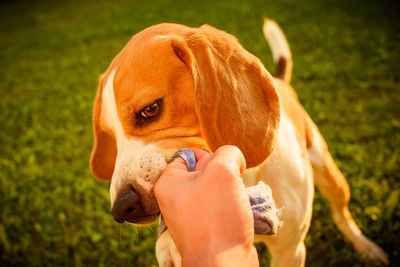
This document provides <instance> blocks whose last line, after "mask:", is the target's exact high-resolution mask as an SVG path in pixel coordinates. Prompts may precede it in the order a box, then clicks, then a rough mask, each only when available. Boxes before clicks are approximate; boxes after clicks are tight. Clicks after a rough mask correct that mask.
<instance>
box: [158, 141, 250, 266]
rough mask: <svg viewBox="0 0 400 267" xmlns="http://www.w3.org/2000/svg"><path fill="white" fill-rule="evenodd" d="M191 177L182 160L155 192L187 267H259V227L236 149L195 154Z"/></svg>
mask: <svg viewBox="0 0 400 267" xmlns="http://www.w3.org/2000/svg"><path fill="white" fill-rule="evenodd" d="M194 153H195V155H196V158H197V165H196V169H195V171H194V172H188V169H187V166H186V164H185V161H184V160H183V159H181V158H177V159H176V160H174V161H173V162H172V163H171V164H169V165H168V167H167V168H166V169H165V170H164V172H163V174H162V175H161V176H160V178H159V179H158V181H157V183H156V184H155V186H154V192H155V196H156V198H157V201H158V204H159V206H160V209H161V212H162V214H163V217H164V219H165V222H166V224H167V227H168V230H169V232H170V234H171V236H172V239H173V240H174V242H175V244H176V246H177V248H178V250H179V252H180V254H181V256H182V261H183V264H184V265H188V266H227V265H229V266H256V265H258V259H257V252H256V250H255V247H254V245H253V241H254V221H253V214H252V211H251V207H250V203H249V197H248V195H247V194H246V191H245V187H244V184H243V181H242V178H241V177H240V174H241V172H243V171H244V169H245V164H246V163H245V160H244V157H243V155H242V153H241V152H240V150H239V149H238V148H236V147H234V146H223V147H220V148H219V149H218V150H216V151H215V153H214V154H213V155H210V154H208V153H207V152H205V151H203V150H195V151H194Z"/></svg>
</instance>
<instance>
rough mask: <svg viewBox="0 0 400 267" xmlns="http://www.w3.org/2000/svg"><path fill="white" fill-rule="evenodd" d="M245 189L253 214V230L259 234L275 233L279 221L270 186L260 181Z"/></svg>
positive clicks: (279, 223)
mask: <svg viewBox="0 0 400 267" xmlns="http://www.w3.org/2000/svg"><path fill="white" fill-rule="evenodd" d="M246 191H247V194H248V196H249V199H250V204H251V209H252V211H253V216H254V232H255V233H256V234H259V235H275V234H276V233H277V231H278V228H279V227H280V226H281V221H280V220H279V210H278V209H277V208H276V205H275V202H274V200H273V198H272V191H271V188H269V186H267V185H266V184H265V183H264V182H262V181H260V182H258V184H257V185H255V186H251V187H248V188H246Z"/></svg>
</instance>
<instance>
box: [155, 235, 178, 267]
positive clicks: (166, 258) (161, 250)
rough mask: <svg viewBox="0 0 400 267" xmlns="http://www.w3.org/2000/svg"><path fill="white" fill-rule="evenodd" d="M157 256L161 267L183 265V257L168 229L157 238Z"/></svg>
mask: <svg viewBox="0 0 400 267" xmlns="http://www.w3.org/2000/svg"><path fill="white" fill-rule="evenodd" d="M156 258H157V262H158V265H159V266H160V267H181V266H182V258H181V255H180V254H179V251H178V249H177V248H176V246H175V243H174V241H173V240H172V238H171V235H170V234H169V232H168V229H167V230H165V231H164V232H163V233H162V234H161V235H160V236H159V238H158V239H157V243H156Z"/></svg>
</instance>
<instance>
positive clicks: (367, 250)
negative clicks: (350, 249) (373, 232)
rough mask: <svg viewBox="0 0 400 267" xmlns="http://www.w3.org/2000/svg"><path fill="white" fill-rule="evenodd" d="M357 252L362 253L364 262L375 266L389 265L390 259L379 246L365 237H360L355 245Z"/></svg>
mask: <svg viewBox="0 0 400 267" xmlns="http://www.w3.org/2000/svg"><path fill="white" fill-rule="evenodd" d="M354 248H355V250H356V251H357V252H358V253H360V255H361V257H362V258H363V260H364V261H366V262H368V263H370V264H373V263H376V264H379V263H383V264H385V265H389V257H388V255H387V254H386V253H385V251H383V249H381V248H380V247H379V246H378V245H377V244H375V243H374V242H373V241H371V240H370V239H368V238H367V237H366V236H364V235H360V237H359V239H358V240H357V242H355V243H354Z"/></svg>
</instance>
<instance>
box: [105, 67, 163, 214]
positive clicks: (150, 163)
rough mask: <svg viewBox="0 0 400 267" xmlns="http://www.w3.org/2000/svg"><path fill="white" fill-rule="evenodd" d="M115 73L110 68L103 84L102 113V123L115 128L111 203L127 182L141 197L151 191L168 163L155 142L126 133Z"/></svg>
mask: <svg viewBox="0 0 400 267" xmlns="http://www.w3.org/2000/svg"><path fill="white" fill-rule="evenodd" d="M114 76H115V71H112V72H111V73H110V75H109V77H108V78H107V83H106V85H105V86H104V88H103V96H102V98H103V102H102V114H101V115H102V118H103V123H104V124H105V126H106V127H108V128H109V129H111V130H112V131H113V132H114V134H115V136H116V139H117V150H118V153H117V159H116V162H115V168H114V173H113V176H112V179H111V186H110V198H111V204H113V203H114V202H115V200H116V198H117V196H118V193H119V192H120V191H121V190H123V189H126V188H129V186H133V187H134V188H135V189H137V190H138V191H139V192H138V193H139V194H140V195H141V197H143V194H150V193H151V191H152V188H153V185H154V183H155V181H156V179H157V178H158V177H159V176H160V174H161V172H162V170H164V169H165V167H166V166H167V163H166V160H165V157H164V156H163V155H162V154H161V153H160V149H159V148H158V147H157V146H156V145H154V144H149V145H144V143H143V142H142V141H141V140H140V139H138V138H135V137H132V136H128V135H127V134H126V133H125V131H124V129H123V127H122V124H121V121H120V120H119V117H118V113H117V106H116V100H115V95H114V86H113V82H114ZM135 191H136V190H135ZM142 204H143V205H144V208H145V210H146V211H147V212H149V213H152V211H150V210H148V207H146V204H147V203H142Z"/></svg>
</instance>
